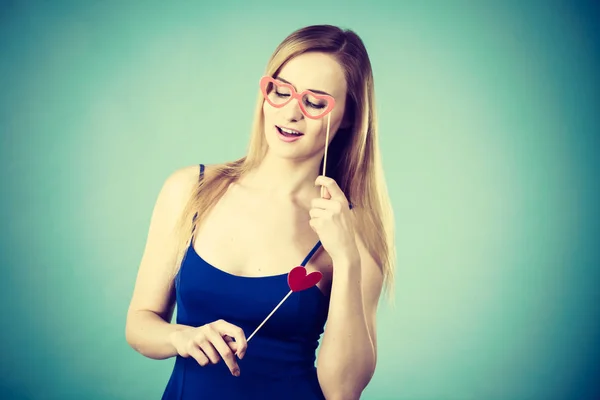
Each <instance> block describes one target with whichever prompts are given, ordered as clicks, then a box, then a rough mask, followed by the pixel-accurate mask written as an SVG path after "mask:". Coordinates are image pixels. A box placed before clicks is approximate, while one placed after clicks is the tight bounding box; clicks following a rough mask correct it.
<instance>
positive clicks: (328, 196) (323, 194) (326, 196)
mask: <svg viewBox="0 0 600 400" xmlns="http://www.w3.org/2000/svg"><path fill="white" fill-rule="evenodd" d="M321 198H323V199H327V200H329V199H331V194H330V193H329V191H328V190H327V188H326V187H325V186H321Z"/></svg>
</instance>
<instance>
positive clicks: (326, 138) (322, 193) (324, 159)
mask: <svg viewBox="0 0 600 400" xmlns="http://www.w3.org/2000/svg"><path fill="white" fill-rule="evenodd" d="M330 123H331V113H329V115H327V135H326V136H325V155H324V157H323V176H327V175H325V167H327V148H328V147H329V124H330ZM324 194H325V187H324V186H321V197H323V195H324Z"/></svg>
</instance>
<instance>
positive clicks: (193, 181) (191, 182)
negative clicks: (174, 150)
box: [161, 164, 200, 205]
mask: <svg viewBox="0 0 600 400" xmlns="http://www.w3.org/2000/svg"><path fill="white" fill-rule="evenodd" d="M199 176H200V166H199V165H198V164H196V165H187V166H184V167H180V168H178V169H176V170H174V171H172V172H171V173H170V174H169V175H168V176H167V178H166V179H165V181H164V183H163V187H162V189H161V197H163V198H164V199H165V200H167V201H168V202H169V203H171V204H172V205H175V204H179V205H181V204H182V203H183V202H185V201H186V200H187V198H188V197H189V195H190V194H191V192H192V190H193V189H194V187H195V186H196V185H197V184H198V179H199Z"/></svg>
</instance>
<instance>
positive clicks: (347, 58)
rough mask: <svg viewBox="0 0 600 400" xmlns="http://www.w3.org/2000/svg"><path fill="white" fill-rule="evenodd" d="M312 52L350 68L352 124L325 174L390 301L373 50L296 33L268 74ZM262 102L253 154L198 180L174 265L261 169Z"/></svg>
mask: <svg viewBox="0 0 600 400" xmlns="http://www.w3.org/2000/svg"><path fill="white" fill-rule="evenodd" d="M307 52H320V53H327V54H329V55H331V56H333V57H334V58H335V59H336V60H337V61H338V62H339V63H340V65H341V66H342V68H343V69H344V71H345V78H346V82H347V88H348V91H347V100H346V110H345V118H351V119H350V120H349V122H350V124H349V127H348V128H344V129H342V128H340V130H339V132H338V134H337V135H336V136H335V138H334V139H333V140H332V142H331V144H330V146H329V150H328V157H327V175H328V176H329V177H331V178H333V179H335V180H336V182H337V183H338V185H339V186H340V188H341V189H342V190H343V192H344V193H345V194H346V197H347V198H348V199H349V201H350V202H351V203H352V206H353V213H354V215H355V227H356V231H357V232H358V233H359V234H360V236H361V238H362V240H363V242H364V243H365V245H366V248H367V249H368V251H369V253H370V254H371V256H372V257H373V258H374V260H375V261H376V262H377V264H378V265H379V266H380V268H381V270H382V273H383V277H384V283H385V285H384V289H385V291H386V292H387V293H388V295H390V296H391V293H392V292H393V282H394V269H395V261H396V253H395V245H394V216H393V211H392V207H391V204H390V199H389V195H388V191H387V186H386V182H385V178H384V174H383V168H382V162H381V154H380V150H379V143H378V137H377V135H378V131H377V113H376V110H375V96H374V86H373V73H372V69H371V63H370V61H369V57H368V54H367V50H366V48H365V46H364V44H363V42H362V40H361V39H360V37H359V36H358V35H357V34H356V33H354V32H353V31H351V30H342V29H340V28H338V27H335V26H331V25H315V26H309V27H306V28H302V29H299V30H297V31H295V32H293V33H292V34H290V35H289V36H288V37H287V38H286V39H285V40H284V41H283V42H282V43H281V44H280V45H279V46H278V47H277V48H276V49H275V52H274V53H273V55H272V56H271V58H270V60H269V62H268V64H267V67H266V71H265V75H269V76H276V75H277V74H278V73H279V71H280V70H281V68H282V67H283V66H284V65H285V64H286V63H287V62H288V61H289V60H290V59H292V58H294V57H296V56H298V55H300V54H303V53H307ZM257 81H258V80H257ZM263 102H264V98H263V96H262V94H261V93H260V90H258V99H257V102H256V110H255V116H254V123H253V127H252V134H251V137H250V143H249V146H248V152H247V155H246V156H245V157H242V158H240V159H238V160H236V161H233V162H227V163H224V164H220V165H216V166H213V168H211V173H210V174H205V175H204V178H203V179H202V180H201V181H200V182H199V183H198V185H197V187H196V188H195V191H194V192H193V194H192V196H191V198H190V200H189V202H188V204H187V205H186V207H185V209H184V211H183V213H182V215H181V220H180V222H179V224H178V227H179V233H178V235H179V240H178V243H179V244H180V248H179V251H178V259H177V264H176V268H178V266H179V265H180V263H181V261H182V259H183V255H184V253H185V250H186V247H187V245H188V244H189V239H190V235H191V232H192V230H194V229H197V225H198V223H194V222H193V220H194V219H195V220H196V221H199V223H201V221H202V219H203V217H204V216H205V215H206V214H207V213H208V212H209V211H210V209H211V208H212V207H213V206H214V205H215V204H216V202H217V201H218V200H219V198H221V196H223V194H224V193H225V191H226V190H227V188H228V186H229V185H230V184H231V183H232V182H234V181H236V180H237V179H239V178H240V177H241V176H243V175H244V174H245V173H246V172H248V171H250V170H252V169H253V168H255V167H256V166H258V165H259V164H260V162H261V161H262V159H263V157H264V156H265V154H266V151H267V143H266V140H265V137H264V123H263V122H264V120H263V111H262V108H263ZM322 162H323V161H321V167H322ZM321 169H322V168H321ZM194 215H196V217H194Z"/></svg>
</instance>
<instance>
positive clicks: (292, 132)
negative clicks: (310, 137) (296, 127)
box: [279, 127, 300, 135]
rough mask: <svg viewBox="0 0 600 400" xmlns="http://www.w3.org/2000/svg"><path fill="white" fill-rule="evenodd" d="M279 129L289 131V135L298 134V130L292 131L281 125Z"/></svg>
mask: <svg viewBox="0 0 600 400" xmlns="http://www.w3.org/2000/svg"><path fill="white" fill-rule="evenodd" d="M279 129H281V131H282V132H285V133H289V134H290V135H300V132H296V131H292V130H289V129H285V128H281V127H280V128H279Z"/></svg>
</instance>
